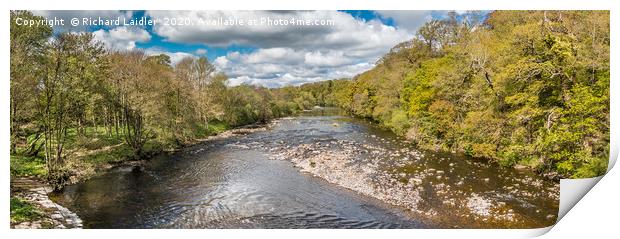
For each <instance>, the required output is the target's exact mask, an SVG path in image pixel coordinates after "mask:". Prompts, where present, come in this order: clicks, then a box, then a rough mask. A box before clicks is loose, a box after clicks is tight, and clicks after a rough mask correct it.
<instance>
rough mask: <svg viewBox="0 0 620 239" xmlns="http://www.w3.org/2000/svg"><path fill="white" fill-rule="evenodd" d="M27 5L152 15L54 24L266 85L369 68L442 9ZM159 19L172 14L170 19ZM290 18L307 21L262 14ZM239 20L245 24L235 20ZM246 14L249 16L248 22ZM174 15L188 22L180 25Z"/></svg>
mask: <svg viewBox="0 0 620 239" xmlns="http://www.w3.org/2000/svg"><path fill="white" fill-rule="evenodd" d="M33 12H34V14H36V15H40V16H44V17H47V18H48V19H49V18H53V17H57V18H62V19H65V20H66V21H67V22H69V20H70V19H72V18H74V17H76V18H78V19H83V18H91V19H99V18H101V19H104V20H105V19H118V18H121V19H123V20H124V21H126V22H127V21H129V20H131V19H141V18H143V17H144V18H145V19H148V20H154V21H158V22H156V24H154V25H137V26H130V25H123V24H121V25H114V24H112V25H109V26H100V25H99V26H93V25H88V24H86V25H83V24H80V25H78V26H76V27H70V26H55V27H54V30H55V32H62V31H74V32H79V31H89V32H92V33H93V34H94V36H95V39H96V40H98V41H101V42H103V43H104V45H105V47H106V48H108V49H110V50H119V51H127V50H142V51H144V52H145V53H146V54H149V55H156V54H167V55H169V56H170V58H171V61H172V63H173V65H174V64H175V63H176V62H179V61H180V60H181V59H183V58H185V57H207V58H208V59H209V61H210V62H212V63H213V64H214V65H215V66H216V67H217V69H218V70H219V71H221V72H223V73H225V74H226V75H227V76H228V77H229V81H228V84H229V85H231V86H234V85H239V84H253V85H262V86H266V87H281V86H285V85H299V84H304V83H309V82H316V81H321V80H330V79H339V78H351V77H354V76H355V75H357V74H360V73H362V72H364V71H367V70H369V69H371V68H372V67H373V66H374V65H375V62H377V60H378V59H379V58H380V57H381V56H383V55H384V54H386V53H387V52H388V51H389V50H390V49H391V48H392V47H393V46H394V45H396V44H398V43H400V42H403V41H407V40H410V39H412V38H413V37H414V35H415V32H416V30H417V29H418V28H419V27H420V26H421V25H423V24H424V22H426V21H429V20H430V19H433V18H442V17H445V16H446V14H447V12H446V11H358V10H356V11H114V10H110V11H33ZM166 19H177V21H176V22H177V25H173V24H172V20H168V21H166ZM266 19H267V20H266ZM291 19H292V20H295V21H297V20H302V21H310V22H312V23H311V24H305V25H299V24H287V25H283V24H280V25H276V24H275V23H269V21H268V20H272V22H273V21H276V20H283V21H287V20H291ZM223 20H231V21H233V23H234V24H224V23H223V22H222V21H223ZM241 20H242V21H244V23H245V24H243V25H241V24H239V21H241ZM315 20H317V22H316V23H317V24H314V21H315ZM250 21H254V24H253V25H249V23H250ZM321 21H322V23H323V24H321ZM330 21H331V23H330ZM179 22H181V23H189V24H188V25H184V26H180V25H178V24H179Z"/></svg>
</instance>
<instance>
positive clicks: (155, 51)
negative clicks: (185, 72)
mask: <svg viewBox="0 0 620 239" xmlns="http://www.w3.org/2000/svg"><path fill="white" fill-rule="evenodd" d="M144 53H146V54H147V55H149V56H154V55H160V54H166V55H168V56H169V57H170V62H171V64H172V65H173V66H174V65H176V64H177V63H179V62H180V61H181V60H183V58H186V57H192V58H197V56H195V55H193V54H190V53H187V52H169V51H165V50H161V49H159V48H154V47H151V48H147V49H145V50H144Z"/></svg>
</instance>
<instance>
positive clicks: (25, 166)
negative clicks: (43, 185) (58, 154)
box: [11, 155, 47, 178]
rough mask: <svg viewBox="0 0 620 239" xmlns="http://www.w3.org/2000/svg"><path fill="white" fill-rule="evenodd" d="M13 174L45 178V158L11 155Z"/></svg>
mask: <svg viewBox="0 0 620 239" xmlns="http://www.w3.org/2000/svg"><path fill="white" fill-rule="evenodd" d="M11 175H13V176H21V177H27V176H34V177H39V178H44V177H45V176H46V175H47V169H46V166H45V160H43V159H42V158H38V157H26V156H21V155H11Z"/></svg>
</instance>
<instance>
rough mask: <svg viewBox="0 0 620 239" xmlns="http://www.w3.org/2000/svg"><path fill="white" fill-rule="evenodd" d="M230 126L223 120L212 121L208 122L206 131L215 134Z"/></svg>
mask: <svg viewBox="0 0 620 239" xmlns="http://www.w3.org/2000/svg"><path fill="white" fill-rule="evenodd" d="M229 128H230V127H228V125H226V123H223V122H212V123H210V124H209V127H208V131H209V135H216V134H219V133H222V132H224V131H226V130H228V129H229Z"/></svg>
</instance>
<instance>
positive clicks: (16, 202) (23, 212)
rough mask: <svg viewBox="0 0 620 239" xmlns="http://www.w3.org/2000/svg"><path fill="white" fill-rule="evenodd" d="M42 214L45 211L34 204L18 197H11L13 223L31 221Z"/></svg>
mask: <svg viewBox="0 0 620 239" xmlns="http://www.w3.org/2000/svg"><path fill="white" fill-rule="evenodd" d="M42 216H43V213H42V212H41V211H40V210H39V209H38V208H37V207H35V206H34V205H33V204H31V203H29V202H27V201H25V200H23V199H21V198H18V197H11V223H21V222H31V221H34V220H37V219H39V218H41V217H42Z"/></svg>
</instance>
